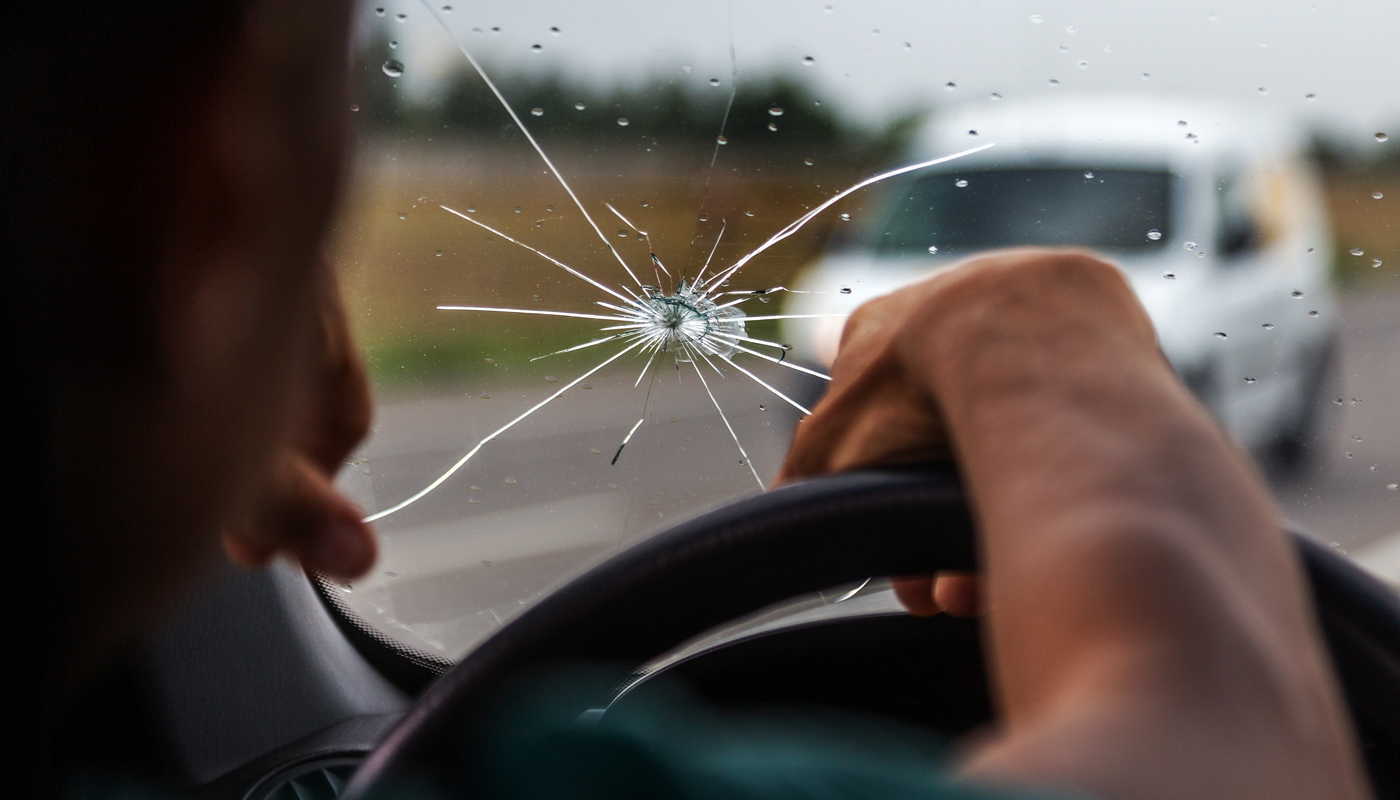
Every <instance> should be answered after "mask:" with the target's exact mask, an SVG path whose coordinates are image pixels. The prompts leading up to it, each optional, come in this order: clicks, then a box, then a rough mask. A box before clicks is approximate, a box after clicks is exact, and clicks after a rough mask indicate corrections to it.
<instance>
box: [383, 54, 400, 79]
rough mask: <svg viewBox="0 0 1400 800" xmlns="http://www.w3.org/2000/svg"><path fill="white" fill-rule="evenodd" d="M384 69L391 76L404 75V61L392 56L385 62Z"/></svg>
mask: <svg viewBox="0 0 1400 800" xmlns="http://www.w3.org/2000/svg"><path fill="white" fill-rule="evenodd" d="M383 70H384V74H385V75H388V76H389V77H391V78H398V77H401V76H402V75H403V62H402V61H395V60H394V59H392V58H391V59H389V60H388V61H385V62H384V66H383Z"/></svg>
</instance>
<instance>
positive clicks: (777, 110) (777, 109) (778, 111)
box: [768, 106, 783, 117]
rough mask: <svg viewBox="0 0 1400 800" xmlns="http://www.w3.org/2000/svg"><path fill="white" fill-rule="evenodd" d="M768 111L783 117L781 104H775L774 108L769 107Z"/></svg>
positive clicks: (772, 114) (775, 115)
mask: <svg viewBox="0 0 1400 800" xmlns="http://www.w3.org/2000/svg"><path fill="white" fill-rule="evenodd" d="M768 113H769V115H771V116H774V117H781V116H782V115H783V109H782V107H781V106H773V107H772V108H770V109H768Z"/></svg>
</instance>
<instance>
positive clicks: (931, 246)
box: [928, 245, 938, 255]
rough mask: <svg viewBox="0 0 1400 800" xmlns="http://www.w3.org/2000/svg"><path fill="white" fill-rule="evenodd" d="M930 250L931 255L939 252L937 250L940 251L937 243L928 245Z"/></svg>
mask: <svg viewBox="0 0 1400 800" xmlns="http://www.w3.org/2000/svg"><path fill="white" fill-rule="evenodd" d="M928 252H929V255H933V254H934V253H937V252H938V247H937V245H929V246H928Z"/></svg>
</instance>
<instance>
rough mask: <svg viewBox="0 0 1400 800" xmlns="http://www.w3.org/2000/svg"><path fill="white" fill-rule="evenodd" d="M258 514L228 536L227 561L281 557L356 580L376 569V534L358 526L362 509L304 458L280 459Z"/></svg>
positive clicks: (258, 563)
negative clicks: (285, 554) (291, 557)
mask: <svg viewBox="0 0 1400 800" xmlns="http://www.w3.org/2000/svg"><path fill="white" fill-rule="evenodd" d="M275 472H276V474H275V476H274V479H273V481H272V482H271V484H270V485H269V487H268V490H267V494H266V496H265V497H264V499H263V501H262V503H261V504H260V505H259V508H258V511H257V513H256V514H254V515H253V516H251V517H250V518H248V519H247V520H245V521H244V522H242V523H241V524H239V525H236V526H233V527H230V528H229V529H228V530H226V531H225V533H224V548H225V550H226V551H227V552H228V554H229V557H230V558H232V559H233V560H234V561H235V562H237V563H239V564H243V565H245V566H262V565H264V564H266V563H267V562H268V561H270V560H271V559H272V558H273V557H274V556H275V555H277V553H278V552H288V553H291V554H293V555H295V556H297V557H298V558H299V559H300V560H301V563H302V565H303V566H304V567H306V568H307V569H315V570H320V571H321V572H324V573H326V574H327V575H330V576H332V577H335V578H353V577H357V576H359V575H362V574H364V573H365V572H367V571H368V570H369V568H370V567H371V566H373V565H374V560H375V558H376V556H377V554H378V547H377V545H376V544H375V539H374V533H373V532H372V531H371V530H370V527H369V526H368V525H366V524H365V523H363V522H361V521H360V510H359V509H358V508H356V507H355V504H354V503H351V502H350V501H349V500H347V499H346V498H345V497H344V496H343V495H341V494H340V493H339V492H338V491H336V489H335V487H334V486H333V485H332V484H331V482H330V478H329V477H328V476H327V475H326V473H325V472H324V471H322V470H321V469H319V468H318V467H317V466H316V465H315V464H313V463H312V462H311V461H309V460H307V459H306V458H305V457H303V456H299V455H294V454H288V455H285V456H284V457H283V458H282V459H280V461H279V464H278V466H277V468H276V470H275Z"/></svg>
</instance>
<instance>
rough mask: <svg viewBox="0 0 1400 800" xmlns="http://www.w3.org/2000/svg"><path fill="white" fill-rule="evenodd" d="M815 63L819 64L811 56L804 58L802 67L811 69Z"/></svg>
mask: <svg viewBox="0 0 1400 800" xmlns="http://www.w3.org/2000/svg"><path fill="white" fill-rule="evenodd" d="M815 63H817V60H816V59H815V58H812V57H811V56H803V57H802V66H804V67H810V66H812V65H813V64H815Z"/></svg>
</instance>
